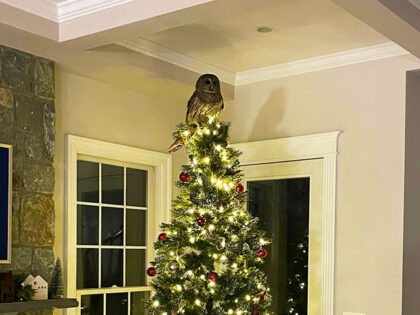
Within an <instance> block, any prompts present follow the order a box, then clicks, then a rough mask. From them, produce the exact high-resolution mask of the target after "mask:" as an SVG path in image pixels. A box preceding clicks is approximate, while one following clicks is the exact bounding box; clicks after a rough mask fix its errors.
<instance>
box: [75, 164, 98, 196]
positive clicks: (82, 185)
mask: <svg viewBox="0 0 420 315" xmlns="http://www.w3.org/2000/svg"><path fill="white" fill-rule="evenodd" d="M77 200H78V201H88V202H99V164H98V163H93V162H87V161H77Z"/></svg>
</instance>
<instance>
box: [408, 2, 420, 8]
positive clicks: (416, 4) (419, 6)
mask: <svg viewBox="0 0 420 315" xmlns="http://www.w3.org/2000/svg"><path fill="white" fill-rule="evenodd" d="M408 2H410V3H411V4H412V5H414V6H415V7H416V8H417V9H419V10H420V0H408Z"/></svg>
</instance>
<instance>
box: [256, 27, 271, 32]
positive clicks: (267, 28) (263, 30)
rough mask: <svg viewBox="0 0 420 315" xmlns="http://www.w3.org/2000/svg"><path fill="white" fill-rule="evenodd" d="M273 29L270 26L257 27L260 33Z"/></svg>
mask: <svg viewBox="0 0 420 315" xmlns="http://www.w3.org/2000/svg"><path fill="white" fill-rule="evenodd" d="M272 30H273V29H272V28H271V27H269V26H258V27H257V32H260V33H270V32H271V31H272Z"/></svg>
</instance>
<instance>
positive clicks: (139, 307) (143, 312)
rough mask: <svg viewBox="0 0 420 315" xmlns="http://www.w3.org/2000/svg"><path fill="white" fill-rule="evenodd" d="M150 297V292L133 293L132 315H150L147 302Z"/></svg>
mask: <svg viewBox="0 0 420 315" xmlns="http://www.w3.org/2000/svg"><path fill="white" fill-rule="evenodd" d="M149 297H150V292H133V293H131V315H148V314H149V312H148V311H147V307H146V302H147V300H148V299H149Z"/></svg>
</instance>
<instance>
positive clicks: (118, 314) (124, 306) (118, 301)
mask: <svg viewBox="0 0 420 315" xmlns="http://www.w3.org/2000/svg"><path fill="white" fill-rule="evenodd" d="M106 313H107V314H110V315H126V314H128V293H112V294H107V295H106Z"/></svg>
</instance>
